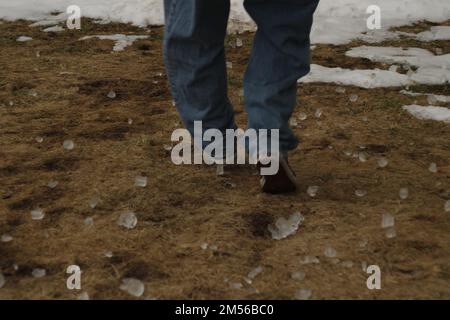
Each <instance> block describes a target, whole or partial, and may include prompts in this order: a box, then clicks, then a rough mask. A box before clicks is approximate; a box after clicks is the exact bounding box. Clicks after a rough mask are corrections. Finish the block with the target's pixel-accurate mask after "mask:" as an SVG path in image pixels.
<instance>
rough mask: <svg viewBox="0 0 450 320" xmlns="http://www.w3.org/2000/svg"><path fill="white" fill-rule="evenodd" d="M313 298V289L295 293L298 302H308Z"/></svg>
mask: <svg viewBox="0 0 450 320" xmlns="http://www.w3.org/2000/svg"><path fill="white" fill-rule="evenodd" d="M311 296H312V291H311V289H300V290H297V292H296V293H295V298H296V299H297V300H308V299H309V298H311Z"/></svg>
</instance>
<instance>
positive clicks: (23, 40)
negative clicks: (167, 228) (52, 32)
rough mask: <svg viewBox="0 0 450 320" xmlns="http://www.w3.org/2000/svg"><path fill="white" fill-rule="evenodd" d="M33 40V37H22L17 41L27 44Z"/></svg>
mask: <svg viewBox="0 0 450 320" xmlns="http://www.w3.org/2000/svg"><path fill="white" fill-rule="evenodd" d="M31 40H33V38H32V37H27V36H20V37H18V38H17V39H16V41H17V42H27V41H31Z"/></svg>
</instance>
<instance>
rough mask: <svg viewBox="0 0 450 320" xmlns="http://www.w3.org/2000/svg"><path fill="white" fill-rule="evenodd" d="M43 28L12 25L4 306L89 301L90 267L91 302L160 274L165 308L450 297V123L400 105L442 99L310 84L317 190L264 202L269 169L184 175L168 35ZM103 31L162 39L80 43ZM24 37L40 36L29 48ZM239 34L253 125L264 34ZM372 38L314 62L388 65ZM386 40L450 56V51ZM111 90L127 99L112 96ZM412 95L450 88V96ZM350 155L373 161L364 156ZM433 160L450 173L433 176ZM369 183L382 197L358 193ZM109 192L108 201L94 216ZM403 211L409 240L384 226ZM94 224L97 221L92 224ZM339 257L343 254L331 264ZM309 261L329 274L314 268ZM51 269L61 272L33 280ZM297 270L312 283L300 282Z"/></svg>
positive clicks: (121, 295)
mask: <svg viewBox="0 0 450 320" xmlns="http://www.w3.org/2000/svg"><path fill="white" fill-rule="evenodd" d="M423 23H425V22H422V24H423ZM29 24H30V22H28V21H17V22H6V21H4V22H3V23H1V24H0V48H1V49H0V236H1V235H2V234H9V235H11V236H12V237H13V240H12V241H10V242H0V271H1V272H2V273H3V274H4V276H5V278H6V283H5V286H4V287H3V288H1V289H0V298H2V299H74V298H76V297H77V296H78V295H79V293H80V292H78V291H70V290H68V289H67V288H66V279H67V276H68V275H67V274H66V268H67V267H68V266H69V265H72V264H77V265H79V266H80V267H81V270H82V271H83V274H82V288H83V290H84V291H86V292H88V293H89V295H90V297H91V298H92V299H130V298H133V297H132V296H130V295H128V294H127V293H125V292H123V291H122V290H120V289H119V286H120V283H121V280H122V279H123V278H127V277H133V278H137V279H140V280H141V281H143V282H144V283H145V286H146V291H145V293H144V296H143V298H150V299H181V298H187V299H241V298H242V299H292V298H294V296H295V292H296V291H297V290H298V289H301V288H309V289H311V290H312V292H313V294H312V298H314V299H411V298H413V299H449V298H450V219H449V213H446V212H445V210H444V203H445V202H446V201H447V200H449V199H450V125H448V124H445V123H442V122H434V121H421V120H417V119H415V118H413V117H411V116H410V115H409V114H408V113H406V112H405V111H403V110H402V108H401V107H402V105H405V104H412V103H419V104H424V105H425V104H426V103H427V100H426V97H410V96H405V95H402V94H400V93H399V90H400V89H401V88H389V89H372V90H365V89H359V88H355V87H347V88H345V89H346V92H345V93H339V92H337V91H336V89H337V86H335V85H325V84H308V85H302V86H300V87H299V89H298V97H299V101H298V106H297V109H296V112H295V115H298V113H299V112H304V113H306V114H307V115H308V118H307V119H306V120H305V121H299V123H300V126H299V127H297V128H295V131H296V133H297V134H298V136H299V137H300V139H301V141H302V143H301V146H300V147H299V148H298V149H297V150H296V151H295V152H293V153H292V155H291V157H290V162H291V165H292V167H293V169H294V170H295V171H296V172H297V175H298V178H299V181H300V186H301V187H300V190H299V191H298V192H297V193H295V194H291V195H284V196H271V195H264V194H261V193H260V190H259V179H258V176H256V175H255V169H254V168H252V167H247V166H244V167H239V168H237V169H234V170H232V171H230V172H227V175H226V176H225V177H218V176H216V174H215V168H214V167H207V166H175V165H174V164H172V162H171V158H170V152H168V151H166V150H165V148H164V145H166V144H170V136H171V133H172V131H173V130H174V129H175V128H177V127H180V126H181V123H180V119H179V117H178V114H177V112H176V110H175V108H174V107H173V106H172V100H171V96H170V92H169V90H168V84H167V80H166V76H165V70H164V66H163V61H162V53H161V39H162V32H163V30H162V29H161V28H149V29H139V28H136V27H133V26H130V25H124V24H109V25H97V24H94V23H92V22H91V21H89V20H83V29H82V30H81V31H67V32H62V33H44V32H42V31H41V30H40V29H39V28H30V27H29V26H28V25H29ZM425 24H426V23H425ZM410 28H411V27H410ZM417 28H418V29H420V24H419V27H417ZM407 30H408V31H411V30H410V29H407ZM416 31H420V30H417V29H416ZM103 33H104V34H112V33H125V34H148V35H150V38H149V39H148V40H141V41H137V42H135V43H134V44H133V46H131V47H128V48H126V50H125V51H123V52H119V53H112V52H111V49H112V46H113V42H111V41H102V40H95V39H93V40H87V41H79V40H78V39H79V38H80V37H82V36H84V35H93V34H103ZM20 35H28V36H31V37H33V39H34V40H33V41H30V42H26V43H19V42H17V41H16V38H17V37H18V36H20ZM234 37H235V36H230V37H229V38H228V39H227V51H228V58H227V59H228V60H229V61H231V62H232V63H233V68H232V69H230V70H229V73H230V75H229V83H230V98H231V100H232V102H233V104H234V106H235V109H236V117H237V121H238V124H239V125H240V126H242V127H245V124H246V114H245V111H244V107H243V101H242V98H241V95H240V92H241V88H242V85H241V82H242V72H243V71H244V70H245V65H246V62H247V60H248V55H249V52H250V47H251V41H252V34H250V33H248V34H243V35H240V36H239V37H241V38H242V39H243V40H244V46H243V47H242V48H232V47H231V46H230V45H229V43H231V42H233V39H234ZM360 44H361V43H356V42H355V43H351V44H349V45H346V46H329V45H321V46H318V47H317V48H316V50H314V53H313V62H314V63H320V64H323V65H328V66H341V67H349V68H373V67H386V66H381V65H377V64H374V63H372V62H370V61H368V60H365V59H352V58H348V57H345V55H344V53H345V51H346V50H347V49H348V48H350V47H351V46H353V45H360ZM385 45H395V46H406V45H407V46H411V45H414V46H416V47H423V48H431V47H430V46H439V47H441V48H443V50H444V51H445V52H444V53H448V51H449V44H448V42H442V41H441V42H438V43H436V42H435V43H434V44H430V43H426V44H424V43H420V42H417V41H415V40H411V39H406V40H405V39H402V40H399V41H390V42H389V43H386V44H385ZM38 53H39V54H38ZM110 90H114V91H115V92H116V94H117V97H116V98H115V99H110V98H108V97H107V94H108V92H109V91H110ZM410 90H412V91H420V92H429V93H439V94H446V95H450V86H449V85H444V86H418V87H411V88H410ZM352 94H356V95H358V97H359V99H358V100H357V101H356V102H350V100H349V96H350V95H352ZM443 106H445V104H444V105H443ZM448 106H449V105H447V107H448ZM318 108H320V109H322V110H323V115H322V116H321V117H320V118H319V119H318V118H316V117H315V116H314V114H315V112H316V110H317V109H318ZM129 119H132V123H131V124H130V123H129ZM37 137H42V138H43V141H42V142H41V143H39V142H37V141H36V138H37ZM66 139H71V140H73V141H74V143H75V148H74V149H73V150H71V151H68V150H65V149H64V148H63V141H64V140H66ZM347 150H350V151H352V152H353V153H358V152H364V153H365V154H366V155H367V157H368V160H367V161H366V162H361V161H359V160H358V159H357V158H353V157H351V156H350V157H348V156H346V155H345V151H347ZM380 157H386V158H387V159H388V160H389V165H388V166H387V167H386V168H383V169H381V168H378V167H377V160H378V159H379V158H380ZM432 162H435V163H436V164H437V166H438V169H439V171H438V172H437V173H431V172H429V171H428V167H429V165H430V163H432ZM137 175H145V176H147V177H148V186H147V187H145V188H137V187H135V186H134V179H135V177H136V176H137ZM51 180H56V181H58V182H59V184H58V185H57V186H56V188H54V189H50V188H49V187H47V184H48V182H49V181H51ZM312 185H317V186H319V187H320V189H319V192H318V195H317V197H315V198H311V197H309V196H308V195H307V193H306V190H307V188H308V186H312ZM403 187H407V188H409V191H410V196H409V198H408V199H406V200H400V198H399V189H400V188H403ZM359 189H362V190H366V191H367V195H366V196H365V197H357V196H356V195H355V190H359ZM94 197H98V198H99V199H100V203H99V204H98V205H97V207H96V208H94V209H92V208H91V207H90V206H89V203H90V200H91V199H92V198H94ZM36 207H41V208H42V209H44V210H45V214H46V215H45V217H44V219H43V220H40V221H35V220H32V219H31V216H30V210H32V209H34V208H36ZM124 210H132V211H134V212H135V213H136V215H137V217H138V224H137V227H136V228H135V229H133V230H127V229H124V228H122V227H120V226H118V225H117V219H118V216H119V215H120V214H121V213H122V212H123V211H124ZM295 211H300V212H301V213H302V214H303V215H304V216H305V221H304V223H303V224H302V225H301V227H300V228H299V230H298V232H297V233H296V234H295V235H293V236H291V237H289V238H287V239H284V240H280V241H276V240H273V239H272V238H271V236H270V233H269V232H268V226H269V225H270V224H272V223H274V221H275V220H276V219H278V218H280V217H287V216H289V215H290V214H292V213H293V212H295ZM386 212H388V213H391V214H392V215H394V216H395V219H396V226H395V228H396V232H397V236H396V237H395V238H392V239H388V238H387V237H386V236H385V232H384V230H383V229H382V228H381V217H382V214H383V213H386ZM88 217H92V218H93V221H94V223H93V225H92V226H87V225H85V223H84V221H85V219H86V218H88ZM203 243H207V244H208V245H209V246H208V248H207V249H206V250H204V249H202V247H201V245H202V244H203ZM327 246H332V247H333V248H335V249H336V250H337V259H339V260H336V259H330V258H326V257H324V249H325V247H327ZM107 251H111V252H112V253H113V256H112V257H109V258H108V257H106V256H105V252H107ZM305 255H313V256H317V257H318V258H319V259H320V263H319V264H312V265H302V264H301V263H300V260H301V258H302V257H303V256H305ZM363 263H367V264H368V265H379V266H380V268H381V271H382V289H381V290H373V291H372V290H368V289H367V287H366V279H367V277H368V275H367V274H366V273H365V272H364V271H363V270H362V264H363ZM14 266H16V267H14ZM257 266H262V267H263V272H262V273H261V274H259V275H258V276H257V277H256V278H255V279H254V281H253V283H252V284H251V285H250V284H248V283H246V282H245V281H244V279H243V277H245V276H246V275H247V274H248V272H249V271H251V270H252V269H254V268H255V267H257ZM38 267H39V268H45V269H46V271H47V274H46V276H45V277H43V278H34V277H33V276H32V274H31V273H32V270H33V268H38ZM296 271H303V272H304V273H305V274H306V277H305V279H304V280H301V281H300V280H294V279H292V278H291V273H292V272H296ZM230 283H241V284H242V288H240V289H238V288H235V285H230Z"/></svg>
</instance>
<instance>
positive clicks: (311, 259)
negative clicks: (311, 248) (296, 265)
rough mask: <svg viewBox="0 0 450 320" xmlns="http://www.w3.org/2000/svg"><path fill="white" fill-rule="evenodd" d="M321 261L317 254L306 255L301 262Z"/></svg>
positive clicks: (312, 262) (315, 262) (313, 262)
mask: <svg viewBox="0 0 450 320" xmlns="http://www.w3.org/2000/svg"><path fill="white" fill-rule="evenodd" d="M317 263H320V260H319V258H317V257H316V256H304V257H303V258H301V259H300V264H317Z"/></svg>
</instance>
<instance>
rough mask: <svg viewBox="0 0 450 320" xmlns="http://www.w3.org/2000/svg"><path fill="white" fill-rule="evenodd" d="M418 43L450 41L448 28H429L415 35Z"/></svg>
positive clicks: (449, 28) (449, 29)
mask: <svg viewBox="0 0 450 320" xmlns="http://www.w3.org/2000/svg"><path fill="white" fill-rule="evenodd" d="M416 37H417V40H419V41H435V40H450V26H436V27H431V28H430V30H429V31H424V32H421V33H418V34H417V36H416Z"/></svg>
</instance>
